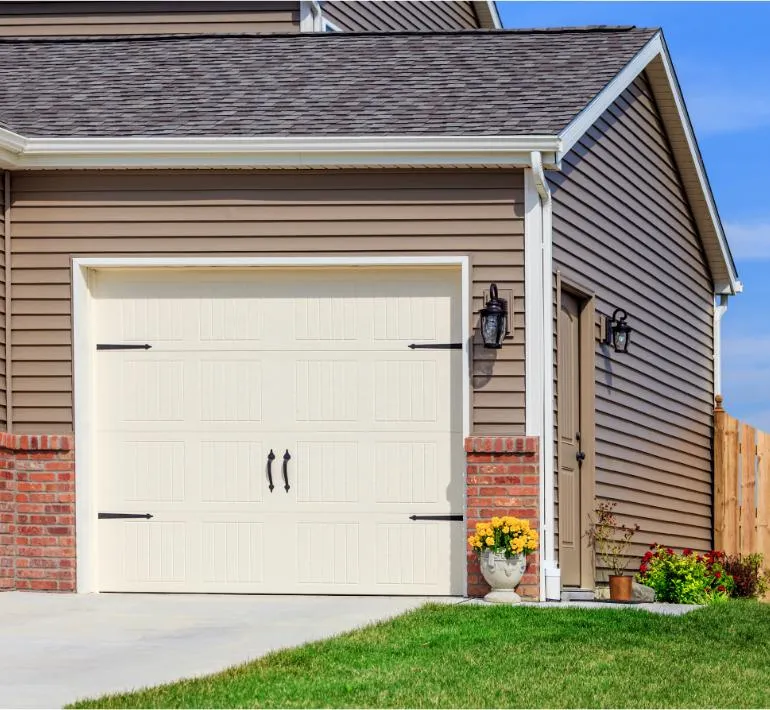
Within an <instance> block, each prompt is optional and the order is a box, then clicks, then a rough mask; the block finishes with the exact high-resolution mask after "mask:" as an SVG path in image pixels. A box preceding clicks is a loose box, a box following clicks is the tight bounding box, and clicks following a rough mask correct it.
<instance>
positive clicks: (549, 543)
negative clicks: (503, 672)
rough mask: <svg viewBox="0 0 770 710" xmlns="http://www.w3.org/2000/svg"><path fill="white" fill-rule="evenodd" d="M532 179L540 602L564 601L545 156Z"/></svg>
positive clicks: (536, 162)
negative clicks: (536, 216) (538, 288)
mask: <svg viewBox="0 0 770 710" xmlns="http://www.w3.org/2000/svg"><path fill="white" fill-rule="evenodd" d="M530 164H531V165H532V175H533V177H534V181H535V187H536V189H537V193H538V196H539V197H540V205H541V214H542V219H541V221H540V225H541V236H540V247H541V257H540V262H541V268H542V274H541V284H542V295H541V299H540V300H541V302H542V306H541V309H540V310H541V319H542V320H541V328H540V335H541V337H542V343H541V347H540V348H538V349H539V350H540V352H541V357H542V361H543V362H542V367H543V378H542V387H543V398H542V402H543V412H542V438H541V442H540V460H541V463H540V471H541V478H540V480H541V486H540V511H541V513H540V535H541V541H542V543H541V545H540V552H541V559H540V598H541V599H560V598H561V574H560V572H559V567H558V565H557V563H556V547H555V542H556V538H555V530H554V496H553V493H554V491H553V489H554V471H553V460H554V440H553V429H554V421H553V239H552V225H553V217H552V201H551V191H550V189H549V188H548V182H547V181H546V178H545V172H544V171H543V156H542V154H541V153H539V152H533V153H531V154H530Z"/></svg>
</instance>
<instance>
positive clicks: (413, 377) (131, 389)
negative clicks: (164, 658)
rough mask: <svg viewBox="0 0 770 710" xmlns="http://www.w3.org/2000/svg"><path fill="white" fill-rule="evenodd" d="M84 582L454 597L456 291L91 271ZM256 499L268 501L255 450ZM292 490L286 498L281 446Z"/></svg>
mask: <svg viewBox="0 0 770 710" xmlns="http://www.w3.org/2000/svg"><path fill="white" fill-rule="evenodd" d="M94 288H95V296H96V308H95V312H96V318H95V320H96V328H97V342H99V343H114V344H131V343H135V344H139V345H143V344H145V343H147V344H149V345H150V346H151V347H150V349H147V350H128V351H126V350H105V351H100V352H99V353H98V355H97V374H96V378H97V400H98V401H97V417H96V422H95V434H96V440H97V446H96V459H97V469H98V505H99V510H100V511H101V512H118V513H129V514H147V513H149V514H150V515H151V516H152V517H151V518H149V519H138V520H133V519H129V520H125V519H103V520H100V521H99V523H98V530H99V537H98V550H99V559H100V569H99V586H100V588H101V589H104V590H111V591H146V592H234V593H320V594H335V593H339V594H437V595H438V594H460V593H462V592H463V589H464V535H463V525H462V523H461V522H455V521H450V520H441V519H439V520H412V519H410V516H413V515H416V516H426V515H433V516H450V515H458V514H462V512H463V501H464V498H463V485H462V481H463V477H464V461H463V451H462V400H463V398H462V391H461V388H460V382H462V380H463V378H462V369H461V368H462V353H461V352H460V351H458V350H447V349H410V348H409V347H408V345H410V344H412V343H421V344H430V343H438V344H441V343H454V342H459V341H460V332H461V322H460V314H461V312H462V308H461V306H460V288H459V279H458V278H457V272H455V271H452V270H448V269H420V270H417V269H398V270H395V269H308V270H303V271H302V272H297V271H296V270H288V269H255V270H232V271H218V270H208V271H207V270H180V271H174V270H158V271H156V272H149V271H148V272H143V273H142V274H139V275H137V274H135V273H132V272H130V271H128V270H126V271H124V272H111V273H107V272H104V273H101V274H100V275H99V277H98V279H97V280H96V283H95V286H94ZM271 451H272V452H273V454H274V458H273V460H272V464H271V473H272V483H273V490H272V491H271V490H270V488H269V483H270V478H269V476H268V454H269V452H271ZM286 451H289V452H290V456H291V458H290V459H289V460H288V461H287V462H286V474H287V476H288V483H289V490H286V489H285V484H284V475H283V464H284V452H286Z"/></svg>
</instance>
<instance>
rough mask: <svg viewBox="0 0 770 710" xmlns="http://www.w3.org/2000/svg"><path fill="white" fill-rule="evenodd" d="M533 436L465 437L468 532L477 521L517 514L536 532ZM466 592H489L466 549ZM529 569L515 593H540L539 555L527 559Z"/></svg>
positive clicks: (537, 452) (537, 494)
mask: <svg viewBox="0 0 770 710" xmlns="http://www.w3.org/2000/svg"><path fill="white" fill-rule="evenodd" d="M539 443H540V442H539V440H538V438H537V437H532V436H470V437H468V438H467V439H466V440H465V456H466V465H467V478H466V485H467V503H466V506H467V507H466V511H467V520H468V534H469V535H470V534H471V533H473V532H475V529H476V523H477V522H478V521H479V520H487V519H489V518H491V517H492V516H494V515H498V516H500V515H515V516H516V517H517V518H522V519H524V520H529V522H530V524H531V525H532V527H533V528H534V529H535V530H538V531H539V526H540V515H539V500H540V468H539V460H540V447H539ZM467 555H468V595H469V596H471V597H480V596H483V595H484V594H486V593H487V592H488V591H489V586H488V585H487V583H486V582H485V581H484V578H483V577H482V576H481V572H480V571H479V562H478V558H477V556H476V554H475V553H474V552H471V551H470V549H468V552H467ZM527 562H528V565H527V571H526V573H525V575H524V578H523V579H522V580H521V584H520V585H519V587H518V590H517V591H518V593H519V594H520V595H521V596H522V597H529V598H534V599H536V598H538V597H539V595H540V555H539V553H538V552H535V553H534V554H532V555H530V556H529V557H528V558H527Z"/></svg>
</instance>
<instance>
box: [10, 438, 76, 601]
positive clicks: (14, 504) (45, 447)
mask: <svg viewBox="0 0 770 710" xmlns="http://www.w3.org/2000/svg"><path fill="white" fill-rule="evenodd" d="M3 589H6V590H7V589H27V590H45V591H60V592H71V591H74V590H75V464H74V455H73V446H72V437H70V436H20V435H14V434H7V433H0V590H3Z"/></svg>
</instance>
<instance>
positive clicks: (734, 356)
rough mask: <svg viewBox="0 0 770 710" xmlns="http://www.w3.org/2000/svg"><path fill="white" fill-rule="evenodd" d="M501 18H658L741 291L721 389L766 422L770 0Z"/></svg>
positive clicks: (727, 335) (556, 22)
mask: <svg viewBox="0 0 770 710" xmlns="http://www.w3.org/2000/svg"><path fill="white" fill-rule="evenodd" d="M497 7H498V9H499V11H500V16H501V19H502V21H503V24H504V26H505V27H545V26H548V27H553V26H565V25H637V26H638V27H662V28H663V31H664V33H665V36H666V41H667V43H668V46H669V49H670V51H671V54H672V57H673V61H674V65H675V67H676V71H677V74H678V76H679V81H680V83H681V85H682V90H683V91H684V96H685V101H686V102H687V106H688V109H689V112H690V117H691V118H692V122H693V125H694V126H695V132H696V135H697V137H698V142H699V144H700V148H701V152H702V153H703V159H704V161H705V163H706V169H707V171H708V174H709V179H710V181H711V186H712V188H713V190H714V194H715V196H716V200H717V205H718V207H719V212H720V214H721V216H722V222H723V223H724V226H725V231H726V232H727V235H728V239H729V241H730V246H731V248H732V251H733V255H734V257H735V260H736V263H737V266H738V272H739V275H740V279H741V281H742V282H743V285H744V292H743V293H742V294H740V295H738V296H737V297H735V298H731V299H730V300H729V307H728V312H727V315H726V317H725V321H724V326H723V339H722V348H723V357H724V361H723V369H722V373H723V382H722V390H723V391H722V394H723V395H724V397H725V404H726V407H727V409H728V410H729V412H730V413H731V414H732V415H733V416H737V417H740V418H742V419H745V420H747V421H749V422H750V423H752V424H754V425H755V426H759V427H761V428H762V429H764V430H765V431H770V314H768V312H767V310H768V306H770V177H768V175H770V171H769V170H768V169H767V165H766V160H767V155H768V154H767V150H766V149H765V145H764V139H765V137H766V135H767V132H768V130H769V129H770V41H769V39H770V38H769V37H768V35H770V3H752V2H516V1H510V2H498V3H497Z"/></svg>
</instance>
